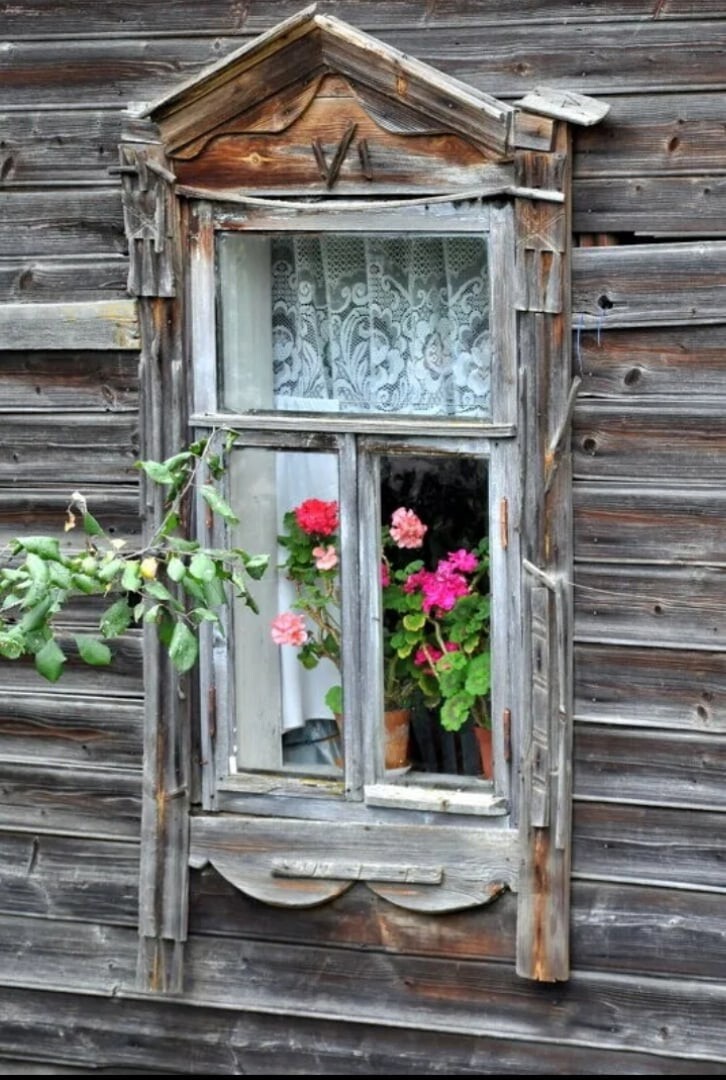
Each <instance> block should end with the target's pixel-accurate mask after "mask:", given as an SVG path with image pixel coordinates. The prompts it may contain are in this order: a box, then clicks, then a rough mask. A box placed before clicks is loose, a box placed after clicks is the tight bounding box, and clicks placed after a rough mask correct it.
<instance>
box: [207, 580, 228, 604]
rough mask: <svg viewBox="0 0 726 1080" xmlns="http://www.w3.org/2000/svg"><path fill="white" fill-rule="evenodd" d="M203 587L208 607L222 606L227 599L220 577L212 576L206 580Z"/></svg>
mask: <svg viewBox="0 0 726 1080" xmlns="http://www.w3.org/2000/svg"><path fill="white" fill-rule="evenodd" d="M202 589H203V591H204V599H205V601H206V604H207V607H210V608H215V607H221V606H222V604H223V603H224V602H225V600H226V599H227V597H226V595H225V592H224V585H223V584H222V582H221V581H220V580H219V578H212V580H211V581H205V582H204V585H203V586H202Z"/></svg>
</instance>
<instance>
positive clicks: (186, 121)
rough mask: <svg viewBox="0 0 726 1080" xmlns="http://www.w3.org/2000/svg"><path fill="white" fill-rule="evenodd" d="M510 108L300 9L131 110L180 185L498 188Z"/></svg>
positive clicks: (336, 190) (311, 189) (511, 130)
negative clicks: (153, 135)
mask: <svg viewBox="0 0 726 1080" xmlns="http://www.w3.org/2000/svg"><path fill="white" fill-rule="evenodd" d="M516 114H517V110H515V109H514V108H513V107H512V106H511V105H507V104H505V103H503V102H500V101H497V100H496V99H495V98H493V97H490V96H488V95H486V94H482V93H479V92H478V91H476V90H473V89H471V88H469V87H467V86H465V85H463V84H462V83H460V82H458V81H457V80H455V79H452V78H449V77H448V76H446V75H443V74H442V73H441V72H439V71H437V70H436V69H435V68H432V67H429V66H428V65H427V64H423V63H421V62H419V61H417V60H414V59H411V58H410V57H407V56H405V55H404V54H403V53H401V52H399V51H398V50H396V49H393V48H391V47H390V46H388V45H385V44H383V43H382V42H380V41H377V40H376V39H375V38H373V37H370V36H369V35H367V34H364V33H361V32H360V31H359V30H356V29H354V28H353V27H351V26H348V25H347V24H346V23H344V22H341V21H340V20H339V19H335V18H332V17H330V16H327V15H320V14H318V13H317V12H316V9H315V7H314V6H313V7H310V8H306V9H305V10H303V11H301V12H300V13H299V14H297V15H295V16H293V17H292V18H290V19H287V20H286V21H285V22H283V23H281V24H280V25H279V26H277V27H275V28H274V29H272V30H270V31H268V32H267V33H265V34H262V35H261V36H260V37H258V38H256V39H255V40H254V41H252V42H250V43H249V44H247V45H245V46H244V47H243V48H241V49H239V50H237V51H236V52H234V53H232V54H231V55H230V56H228V57H227V58H226V59H224V60H222V61H220V62H219V63H217V64H215V65H214V66H213V67H211V68H208V69H207V70H206V71H205V72H202V73H201V74H200V75H199V76H197V77H196V78H195V79H193V80H191V81H189V82H186V83H184V84H183V85H182V86H181V87H179V88H177V89H176V90H175V91H174V92H173V93H171V94H169V95H167V96H166V97H164V98H162V99H161V100H159V101H157V102H155V103H153V104H152V105H150V106H148V107H147V108H146V109H145V110H144V114H143V115H144V116H145V117H146V118H148V120H150V121H152V122H153V124H154V125H156V128H157V131H158V136H159V138H160V141H161V143H162V144H163V147H164V151H165V154H166V157H167V159H168V160H169V161H170V162H171V163H172V166H173V170H174V173H175V175H176V177H177V181H178V183H179V184H181V185H184V186H190V187H195V188H201V189H205V190H209V191H211V192H215V193H219V194H223V193H224V192H230V193H232V192H234V191H250V190H255V191H258V192H261V193H282V192H293V191H295V192H303V193H311V194H312V193H318V192H320V193H332V194H334V195H338V194H342V195H350V194H358V195H360V194H370V193H372V192H375V193H376V194H379V193H382V192H386V191H396V192H399V193H402V194H405V193H406V192H409V191H410V192H424V191H425V192H440V191H451V190H453V189H457V188H460V189H465V188H467V187H468V188H472V187H476V186H477V185H484V186H487V185H488V186H493V182H494V178H495V177H497V178H498V180H499V183H500V186H501V183H502V181H503V179H504V174H502V170H501V167H502V166H503V165H508V164H509V163H510V162H511V160H512V155H513V147H514V142H515V139H516V132H515V123H514V120H515V115H516ZM530 126H531V125H530ZM535 126H536V127H538V128H544V129H546V130H544V134H543V135H541V137H540V141H542V140H544V141H545V142H547V141H548V138H549V135H550V132H551V122H550V121H547V120H545V121H541V120H540V121H539V122H538V123H537V124H536V125H535ZM508 173H509V170H508V169H507V175H508Z"/></svg>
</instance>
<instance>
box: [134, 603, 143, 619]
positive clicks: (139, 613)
mask: <svg viewBox="0 0 726 1080" xmlns="http://www.w3.org/2000/svg"><path fill="white" fill-rule="evenodd" d="M145 610H146V604H145V603H144V601H143V600H139V602H138V604H136V606H135V607H134V622H139V620H140V619H142V618H143V616H144V611H145Z"/></svg>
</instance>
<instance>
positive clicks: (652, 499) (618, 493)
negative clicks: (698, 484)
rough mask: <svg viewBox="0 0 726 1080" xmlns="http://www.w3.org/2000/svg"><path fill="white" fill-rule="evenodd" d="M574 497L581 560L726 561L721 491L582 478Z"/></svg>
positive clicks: (724, 509) (725, 510) (724, 498)
mask: <svg viewBox="0 0 726 1080" xmlns="http://www.w3.org/2000/svg"><path fill="white" fill-rule="evenodd" d="M573 499H574V507H575V552H576V556H577V558H578V560H580V561H582V562H586V561H587V562H592V561H598V562H599V561H606V560H613V561H615V560H618V559H627V560H629V561H633V560H635V559H637V560H639V561H641V562H646V561H650V560H654V561H656V562H658V561H659V560H661V559H663V558H667V559H670V560H674V561H676V560H681V559H684V560H689V561H693V562H726V543H724V536H726V495H724V493H723V491H722V490H720V489H715V490H712V491H703V490H699V489H693V488H686V487H681V488H677V487H676V488H661V489H658V488H655V487H638V486H631V485H628V486H625V485H623V484H607V483H600V484H596V483H583V482H581V483H578V484H576V485H575V488H574V492H573Z"/></svg>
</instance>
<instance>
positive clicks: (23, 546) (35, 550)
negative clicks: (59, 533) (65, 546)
mask: <svg viewBox="0 0 726 1080" xmlns="http://www.w3.org/2000/svg"><path fill="white" fill-rule="evenodd" d="M18 550H22V551H27V552H29V553H31V554H33V555H39V556H40V557H41V559H60V557H61V554H60V544H59V543H58V541H57V540H55V539H54V538H53V537H52V536H26V537H24V538H23V539H21V540H18Z"/></svg>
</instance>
